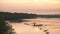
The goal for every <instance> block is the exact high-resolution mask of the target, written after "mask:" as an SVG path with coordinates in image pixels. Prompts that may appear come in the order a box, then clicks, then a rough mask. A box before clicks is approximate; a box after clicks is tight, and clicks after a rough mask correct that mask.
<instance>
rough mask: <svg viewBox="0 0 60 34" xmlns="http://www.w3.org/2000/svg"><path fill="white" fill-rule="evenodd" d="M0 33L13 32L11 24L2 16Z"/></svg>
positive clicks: (7, 33)
mask: <svg viewBox="0 0 60 34" xmlns="http://www.w3.org/2000/svg"><path fill="white" fill-rule="evenodd" d="M0 34H15V32H14V29H12V26H11V25H10V24H8V23H7V22H5V19H4V17H2V16H0Z"/></svg>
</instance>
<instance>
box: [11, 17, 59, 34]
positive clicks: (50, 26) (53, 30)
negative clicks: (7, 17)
mask: <svg viewBox="0 0 60 34" xmlns="http://www.w3.org/2000/svg"><path fill="white" fill-rule="evenodd" d="M23 20H28V21H26V22H21V23H14V22H13V23H10V24H11V25H12V27H13V28H14V29H15V31H16V32H17V34H46V32H44V30H48V32H49V34H60V18H35V19H23ZM34 22H36V24H43V25H47V26H44V27H43V26H42V30H40V28H39V27H34V26H31V25H33V23H34ZM24 23H27V24H29V25H25V24H24Z"/></svg>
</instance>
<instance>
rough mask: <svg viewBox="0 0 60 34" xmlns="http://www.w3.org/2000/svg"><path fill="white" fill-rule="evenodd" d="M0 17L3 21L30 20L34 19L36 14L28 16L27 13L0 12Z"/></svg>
mask: <svg viewBox="0 0 60 34" xmlns="http://www.w3.org/2000/svg"><path fill="white" fill-rule="evenodd" d="M0 16H2V17H4V18H5V20H10V21H12V20H20V21H22V19H30V18H36V14H28V13H10V12H0Z"/></svg>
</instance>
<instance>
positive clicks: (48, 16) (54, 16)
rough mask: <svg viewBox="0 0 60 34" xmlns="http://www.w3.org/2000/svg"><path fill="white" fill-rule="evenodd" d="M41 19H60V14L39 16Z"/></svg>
mask: <svg viewBox="0 0 60 34" xmlns="http://www.w3.org/2000/svg"><path fill="white" fill-rule="evenodd" d="M37 16H38V17H40V18H60V14H56V15H37Z"/></svg>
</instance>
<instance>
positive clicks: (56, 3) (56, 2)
mask: <svg viewBox="0 0 60 34" xmlns="http://www.w3.org/2000/svg"><path fill="white" fill-rule="evenodd" d="M0 11H5V12H6V11H7V12H17V13H33V14H60V0H0Z"/></svg>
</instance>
